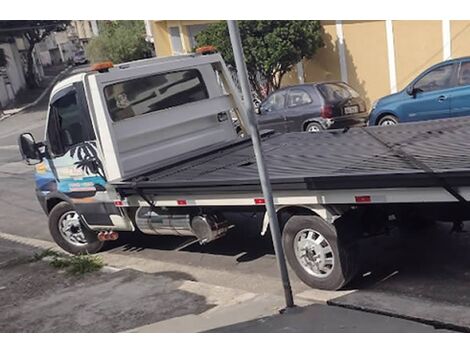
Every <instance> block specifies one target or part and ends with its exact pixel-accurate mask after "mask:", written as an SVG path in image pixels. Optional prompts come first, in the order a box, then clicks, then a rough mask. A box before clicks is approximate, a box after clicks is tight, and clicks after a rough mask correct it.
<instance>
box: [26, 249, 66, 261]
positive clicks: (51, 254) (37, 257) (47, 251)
mask: <svg viewBox="0 0 470 352" xmlns="http://www.w3.org/2000/svg"><path fill="white" fill-rule="evenodd" d="M60 255H61V254H60V253H58V252H56V251H55V250H53V249H50V248H48V249H45V250H43V251H42V252H40V253H34V256H33V261H39V260H42V259H44V258H48V257H50V258H55V257H59V256H60Z"/></svg>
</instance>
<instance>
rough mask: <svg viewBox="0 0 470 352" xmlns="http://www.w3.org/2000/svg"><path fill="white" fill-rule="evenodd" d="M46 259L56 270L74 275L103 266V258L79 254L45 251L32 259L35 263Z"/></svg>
mask: <svg viewBox="0 0 470 352" xmlns="http://www.w3.org/2000/svg"><path fill="white" fill-rule="evenodd" d="M45 258H48V259H50V260H48V261H49V264H50V265H51V266H52V267H54V268H57V269H65V270H66V271H67V272H68V273H70V274H74V275H83V274H86V273H91V272H93V271H98V270H100V269H101V268H102V267H103V266H104V262H103V258H101V257H100V256H96V255H88V254H80V255H76V256H70V255H66V254H62V253H59V252H56V251H54V250H51V249H46V250H45V251H43V252H41V253H35V254H34V257H33V259H34V260H35V261H38V260H42V259H45Z"/></svg>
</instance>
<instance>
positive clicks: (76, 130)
mask: <svg viewBox="0 0 470 352" xmlns="http://www.w3.org/2000/svg"><path fill="white" fill-rule="evenodd" d="M64 135H65V143H66V144H67V146H71V145H75V144H78V143H81V142H83V131H82V126H81V125H80V124H79V123H78V122H76V123H73V124H71V125H70V126H68V127H67V128H65V129H64Z"/></svg>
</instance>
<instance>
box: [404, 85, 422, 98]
mask: <svg viewBox="0 0 470 352" xmlns="http://www.w3.org/2000/svg"><path fill="white" fill-rule="evenodd" d="M422 91H423V90H422V89H421V88H415V87H413V86H408V87H406V93H407V94H408V95H411V96H412V97H413V98H416V94H418V93H419V92H422Z"/></svg>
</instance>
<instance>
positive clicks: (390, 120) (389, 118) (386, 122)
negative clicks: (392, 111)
mask: <svg viewBox="0 0 470 352" xmlns="http://www.w3.org/2000/svg"><path fill="white" fill-rule="evenodd" d="M397 124H398V119H397V118H396V117H395V116H393V115H385V116H384V117H382V118H381V119H380V121H379V124H378V125H379V126H395V125H397Z"/></svg>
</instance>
